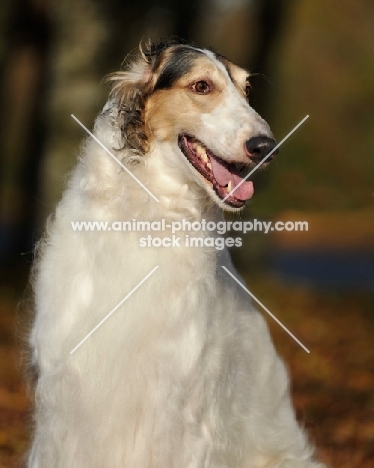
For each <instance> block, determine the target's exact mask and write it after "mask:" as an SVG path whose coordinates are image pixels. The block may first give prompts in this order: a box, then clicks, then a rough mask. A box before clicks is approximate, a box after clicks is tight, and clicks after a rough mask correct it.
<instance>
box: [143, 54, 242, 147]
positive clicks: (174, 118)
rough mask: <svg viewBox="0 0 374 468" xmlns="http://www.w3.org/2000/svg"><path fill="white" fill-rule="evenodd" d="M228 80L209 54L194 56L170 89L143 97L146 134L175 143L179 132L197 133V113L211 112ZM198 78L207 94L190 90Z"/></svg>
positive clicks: (221, 97)
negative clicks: (186, 69) (146, 125)
mask: <svg viewBox="0 0 374 468" xmlns="http://www.w3.org/2000/svg"><path fill="white" fill-rule="evenodd" d="M237 68H238V69H239V67H237ZM228 80H229V77H228V76H227V74H226V73H225V72H224V71H223V70H220V69H219V68H218V67H217V65H216V64H215V63H214V62H213V61H212V60H210V58H209V57H207V56H205V55H202V56H201V57H198V58H196V59H195V61H194V65H193V66H192V68H191V70H190V71H189V72H188V73H186V74H185V75H184V76H182V77H181V78H180V79H179V80H177V81H176V83H175V84H174V85H173V87H172V88H170V89H161V90H158V91H156V92H155V93H154V94H153V95H151V96H150V97H149V99H148V100H147V102H146V105H145V114H144V117H145V118H144V121H145V122H147V124H148V127H149V130H150V133H151V134H152V135H153V137H154V138H156V139H160V140H166V141H169V142H175V141H176V139H177V137H178V135H179V134H180V133H183V132H185V133H189V134H191V135H194V134H195V133H197V131H198V129H199V127H200V126H201V121H200V118H199V116H200V115H203V114H209V113H211V112H212V111H213V110H214V109H215V107H217V105H218V104H219V103H220V102H222V99H223V93H224V91H225V89H226V88H227V84H228ZM198 81H205V82H207V83H208V84H209V86H210V87H211V91H210V92H209V93H207V94H198V93H196V92H195V91H193V89H192V85H193V84H194V83H196V82H198ZM230 81H231V80H230ZM241 92H243V90H241Z"/></svg>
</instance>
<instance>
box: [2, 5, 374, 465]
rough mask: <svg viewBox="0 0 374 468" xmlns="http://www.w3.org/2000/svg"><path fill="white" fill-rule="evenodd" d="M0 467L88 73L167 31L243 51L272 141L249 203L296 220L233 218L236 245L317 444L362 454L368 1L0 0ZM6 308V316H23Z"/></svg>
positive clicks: (371, 271) (372, 144)
mask: <svg viewBox="0 0 374 468" xmlns="http://www.w3.org/2000/svg"><path fill="white" fill-rule="evenodd" d="M0 25H1V27H0V70H1V75H0V76H1V81H0V102H1V106H0V135H1V139H0V280H1V285H0V467H11V466H12V467H13V466H17V465H16V463H17V460H19V457H20V455H21V454H22V452H23V451H24V450H25V447H26V446H27V438H28V433H29V429H28V420H29V417H28V407H29V406H28V401H27V397H26V393H25V388H24V384H23V378H22V373H21V370H20V365H19V362H20V357H19V356H20V347H19V344H18V341H17V338H16V336H17V333H16V332H15V330H16V329H17V327H16V324H17V322H18V321H19V320H22V312H19V309H17V304H19V302H20V301H22V299H23V297H24V290H25V286H26V282H27V277H28V273H29V268H30V265H31V262H32V257H33V254H32V252H33V246H34V244H35V242H36V241H37V240H38V238H39V237H40V235H41V233H42V231H43V226H44V223H45V220H46V216H47V215H48V214H49V213H51V211H53V208H54V206H55V204H56V202H57V201H58V200H59V198H60V196H61V192H62V189H63V187H64V185H65V183H66V178H67V174H68V173H69V171H70V170H71V169H72V168H73V166H74V164H75V161H76V156H77V154H78V152H79V144H80V141H81V139H82V138H83V137H84V136H85V135H84V133H83V131H82V129H81V128H80V127H79V126H78V125H77V124H76V122H74V121H73V120H72V118H71V117H70V115H71V114H75V115H76V116H77V117H78V118H79V119H80V120H81V121H82V122H83V123H84V124H85V125H87V126H88V127H90V126H91V125H92V123H93V120H94V118H95V115H96V114H97V113H98V111H99V110H100V108H101V106H102V105H103V103H104V101H105V98H106V95H107V91H108V90H107V88H106V87H105V86H104V85H103V84H102V78H103V77H104V76H105V75H106V74H107V73H110V72H112V71H115V70H117V69H119V67H120V65H121V63H122V61H123V59H124V57H125V56H126V55H127V54H128V53H129V52H131V51H134V50H135V49H136V48H137V46H138V43H139V41H140V40H141V39H143V38H146V37H149V36H150V37H153V38H157V37H160V36H171V35H177V36H180V37H182V38H184V39H187V40H190V41H193V42H195V43H196V44H199V45H203V46H207V47H213V48H214V49H215V50H217V51H218V52H220V53H222V54H224V55H226V56H227V57H229V58H230V59H231V60H232V61H234V62H235V63H237V64H239V65H241V66H243V67H246V68H248V69H249V70H250V71H251V72H252V73H254V74H255V76H254V77H253V79H252V85H253V92H252V97H251V105H252V106H253V107H254V108H255V109H256V110H257V111H258V112H259V113H260V114H261V115H262V116H263V117H264V118H265V119H266V120H267V121H268V122H269V124H270V126H271V127H272V130H273V132H274V134H275V136H276V138H277V140H278V141H280V140H281V139H282V138H283V137H284V136H285V135H286V134H287V133H288V132H289V131H290V130H291V129H292V128H293V127H294V126H295V125H296V124H297V123H298V122H299V121H300V120H301V119H302V118H303V117H304V116H305V115H307V114H309V115H310V117H309V119H308V120H307V121H306V122H305V123H304V124H303V125H302V126H301V127H300V128H299V130H297V132H296V133H295V134H293V135H292V136H291V137H290V138H289V140H287V141H286V142H285V143H284V145H283V146H282V148H281V152H280V154H279V156H278V157H277V158H276V161H274V162H273V163H272V164H271V166H270V168H269V169H268V170H266V171H264V172H258V173H257V174H256V175H255V177H254V179H255V187H256V192H255V197H254V199H253V200H252V201H251V204H250V206H249V208H248V209H247V211H246V213H245V217H246V218H247V219H251V218H257V219H259V220H281V221H288V220H302V221H308V223H309V230H308V232H283V233H278V234H277V235H276V234H274V233H273V234H271V235H270V234H268V235H265V234H263V233H257V234H247V235H246V236H245V239H244V246H243V247H242V248H240V249H236V250H234V251H233V255H234V258H235V262H236V264H237V266H238V268H239V269H240V270H241V272H242V274H243V275H244V276H245V278H246V280H247V285H248V287H249V289H250V290H251V291H252V292H253V293H254V294H255V295H256V296H257V297H258V298H259V299H260V300H261V301H262V302H263V303H264V304H265V305H266V306H267V307H268V308H269V309H270V310H271V311H272V312H273V313H274V314H275V315H276V316H277V317H278V318H279V319H280V320H281V321H282V322H283V323H284V324H285V325H286V326H287V327H288V328H289V329H290V330H291V331H292V332H293V333H294V334H295V335H296V336H297V337H298V338H299V339H300V340H301V341H302V342H303V343H304V344H305V345H306V346H307V347H308V348H309V349H310V350H311V353H310V354H309V355H308V354H306V353H305V351H303V350H302V349H301V348H300V347H299V346H298V345H297V344H296V343H295V342H294V341H292V340H291V339H290V337H289V336H288V335H286V334H285V333H284V332H283V331H282V330H281V329H280V328H279V327H278V326H277V325H276V324H274V323H272V322H271V320H269V326H270V327H271V330H272V334H273V337H274V340H275V342H276V345H277V348H278V349H279V351H280V353H281V354H282V355H283V356H284V358H285V360H286V362H287V364H288V366H289V367H290V371H291V374H292V381H293V397H294V402H295V406H296V410H297V414H298V417H299V419H300V421H301V423H302V424H303V425H304V426H305V427H306V428H307V429H308V431H309V432H310V434H311V438H312V440H313V441H314V442H315V443H316V445H317V446H318V455H319V457H320V458H321V459H322V460H324V461H325V462H326V463H329V464H331V466H334V467H339V468H353V467H360V468H366V467H367V468H369V467H373V466H374V392H373V389H374V372H373V371H374V347H373V346H372V343H373V339H374V334H373V332H374V154H373V152H374V112H373V108H374V2H372V0H360V1H359V2H354V1H352V0H327V1H324V0H278V1H271V0H200V1H197V0H180V1H179V2H178V1H174V2H173V1H172V0H163V1H162V0H160V1H152V0H138V1H136V2H124V1H118V0H106V1H105V2H104V1H99V0H74V1H73V0H60V1H58V0H50V1H47V0H2V2H1V5H0ZM20 317H21V318H20Z"/></svg>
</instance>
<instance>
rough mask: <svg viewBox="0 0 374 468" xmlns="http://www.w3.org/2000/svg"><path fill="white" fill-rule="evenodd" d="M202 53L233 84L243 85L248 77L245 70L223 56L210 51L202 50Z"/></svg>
mask: <svg viewBox="0 0 374 468" xmlns="http://www.w3.org/2000/svg"><path fill="white" fill-rule="evenodd" d="M204 53H205V54H206V55H207V56H208V57H209V58H210V59H211V60H212V61H213V62H214V63H215V64H216V66H217V67H218V68H220V69H221V70H222V71H223V70H224V71H225V73H227V74H228V76H229V77H230V79H231V81H233V82H234V84H239V85H241V86H242V85H244V84H245V82H246V80H247V77H248V75H249V73H248V71H247V70H244V69H243V68H240V67H239V66H238V65H235V64H234V63H233V62H231V61H230V60H229V59H227V58H226V57H224V56H223V55H220V54H217V53H215V52H212V51H210V50H204Z"/></svg>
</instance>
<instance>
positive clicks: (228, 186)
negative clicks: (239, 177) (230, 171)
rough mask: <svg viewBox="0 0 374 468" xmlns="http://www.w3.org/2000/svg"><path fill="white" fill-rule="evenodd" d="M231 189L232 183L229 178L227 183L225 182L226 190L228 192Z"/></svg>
mask: <svg viewBox="0 0 374 468" xmlns="http://www.w3.org/2000/svg"><path fill="white" fill-rule="evenodd" d="M231 190H232V183H231V180H230V181H229V183H228V184H227V187H226V192H227V193H230V192H231Z"/></svg>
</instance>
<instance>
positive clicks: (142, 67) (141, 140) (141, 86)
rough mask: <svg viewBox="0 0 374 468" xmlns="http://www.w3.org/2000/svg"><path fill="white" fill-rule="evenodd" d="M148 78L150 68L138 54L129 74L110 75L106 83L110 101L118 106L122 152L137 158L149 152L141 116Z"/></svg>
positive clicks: (149, 86)
mask: <svg viewBox="0 0 374 468" xmlns="http://www.w3.org/2000/svg"><path fill="white" fill-rule="evenodd" d="M151 77H152V71H151V67H150V65H149V64H148V63H147V61H146V60H145V59H144V56H143V55H142V54H141V56H140V58H139V59H138V60H136V61H135V62H133V63H132V64H131V65H130V69H129V70H128V71H120V72H117V73H113V74H112V75H109V76H108V78H107V80H106V81H110V82H112V83H113V85H112V90H111V97H112V98H114V100H115V102H116V104H117V106H118V117H117V118H118V127H119V128H120V130H121V136H122V139H123V148H129V149H133V150H135V151H136V152H138V153H139V154H145V153H146V151H147V149H148V145H147V140H148V138H147V132H146V129H145V123H144V119H143V114H144V106H145V101H146V98H147V97H148V95H149V93H150V88H151V85H150V80H151Z"/></svg>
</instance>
